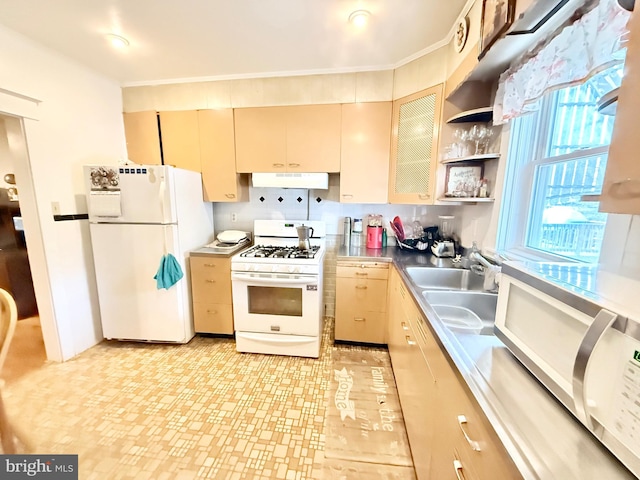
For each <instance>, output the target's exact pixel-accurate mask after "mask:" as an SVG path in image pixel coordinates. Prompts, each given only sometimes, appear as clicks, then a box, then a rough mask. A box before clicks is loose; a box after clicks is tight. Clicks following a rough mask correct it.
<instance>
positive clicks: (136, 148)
mask: <svg viewBox="0 0 640 480" xmlns="http://www.w3.org/2000/svg"><path fill="white" fill-rule="evenodd" d="M122 117H123V119H124V134H125V137H126V139H127V156H128V157H129V160H132V161H134V162H135V163H138V164H140V165H160V164H161V163H162V157H161V154H160V135H159V134H158V114H157V112H155V111H153V112H151V111H147V112H132V113H123V114H122Z"/></svg>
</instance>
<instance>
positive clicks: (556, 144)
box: [498, 65, 623, 262]
mask: <svg viewBox="0 0 640 480" xmlns="http://www.w3.org/2000/svg"><path fill="white" fill-rule="evenodd" d="M622 68H623V66H622V65H617V66H615V67H612V68H610V69H608V70H605V71H604V72H602V73H600V74H598V75H596V76H594V77H592V78H591V79H590V80H588V81H587V82H585V83H584V84H582V85H578V86H573V87H568V88H565V89H563V90H558V91H556V92H553V93H551V94H549V95H548V96H547V97H545V98H544V99H542V101H541V102H542V103H541V106H540V108H539V109H538V111H537V112H536V113H534V114H531V115H527V116H523V117H520V118H517V119H515V120H513V122H512V134H511V140H510V148H509V160H508V165H507V171H506V173H505V185H507V186H508V188H505V192H504V194H505V196H504V203H503V206H502V212H501V216H500V230H499V233H498V249H500V250H511V251H514V252H516V253H520V254H522V255H525V256H528V257H535V258H538V259H548V260H563V259H564V260H577V261H583V262H597V261H598V259H599V256H600V248H601V245H602V237H603V234H604V228H605V223H606V214H604V213H600V212H598V203H597V202H595V201H585V200H587V199H585V196H589V195H597V194H599V193H600V192H601V190H602V182H603V179H604V172H605V168H606V162H607V151H608V146H609V143H610V141H611V133H612V130H613V120H614V117H613V116H610V115H603V114H600V113H598V111H597V101H598V99H599V98H600V97H601V96H602V95H603V94H604V93H607V92H609V91H610V90H612V89H613V88H615V87H617V86H619V84H620V80H621V78H622Z"/></svg>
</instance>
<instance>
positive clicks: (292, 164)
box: [289, 163, 300, 168]
mask: <svg viewBox="0 0 640 480" xmlns="http://www.w3.org/2000/svg"><path fill="white" fill-rule="evenodd" d="M289 166H290V167H292V168H298V167H299V166H300V164H299V163H290V164H289Z"/></svg>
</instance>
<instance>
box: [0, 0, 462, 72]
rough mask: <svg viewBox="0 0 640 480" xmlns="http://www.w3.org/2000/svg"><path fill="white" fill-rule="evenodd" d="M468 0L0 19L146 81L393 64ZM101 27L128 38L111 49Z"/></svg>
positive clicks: (25, 7) (434, 41)
mask: <svg viewBox="0 0 640 480" xmlns="http://www.w3.org/2000/svg"><path fill="white" fill-rule="evenodd" d="M466 3H467V0H446V1H442V0H402V1H398V0H180V1H176V0H173V1H172V0H55V1H51V0H44V1H43V0H2V1H1V2H0V23H1V24H4V25H5V26H6V27H8V28H10V29H12V30H14V31H17V32H20V33H22V34H23V35H25V36H27V37H29V38H31V39H33V40H34V41H36V42H38V43H41V44H43V45H46V46H47V47H49V48H51V49H53V50H56V51H58V52H60V53H62V54H64V55H66V56H68V57H71V58H73V59H75V60H77V61H78V62H80V63H82V64H84V65H86V66H88V67H90V68H91V69H93V70H96V71H98V72H101V73H103V74H104V75H106V76H108V77H110V78H113V79H114V80H117V81H118V82H120V83H121V84H122V85H144V84H157V83H170V82H171V81H178V80H179V81H185V80H194V79H202V80H214V79H224V78H250V77H264V76H275V75H300V74H317V73H340V72H357V71H367V70H381V69H389V68H394V67H398V66H400V65H402V64H404V63H406V62H407V61H409V60H412V59H414V58H416V57H418V56H420V55H422V54H424V53H426V52H428V51H429V50H430V49H432V48H434V47H438V46H440V45H442V44H443V43H446V42H448V40H449V38H450V31H451V30H452V26H453V24H454V23H455V21H456V19H457V18H458V16H459V15H460V14H461V12H462V11H463V10H465V4H466ZM469 3H470V2H469ZM356 9H366V10H368V11H370V12H371V16H370V19H369V23H368V25H367V26H366V27H365V28H364V29H357V28H356V27H354V26H353V25H351V24H350V23H349V22H348V21H347V19H348V17H349V14H350V13H351V12H352V11H354V10H356ZM465 11H466V10H465ZM107 33H116V34H119V35H122V36H124V37H126V38H127V39H128V40H129V42H130V46H129V47H128V48H126V49H120V50H117V49H114V48H113V47H112V46H111V45H110V44H109V43H108V42H107V40H106V39H105V36H104V35H105V34H107Z"/></svg>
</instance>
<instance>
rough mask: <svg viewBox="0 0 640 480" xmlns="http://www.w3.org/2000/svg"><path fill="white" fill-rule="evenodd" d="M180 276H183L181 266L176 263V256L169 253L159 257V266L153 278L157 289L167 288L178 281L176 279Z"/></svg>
mask: <svg viewBox="0 0 640 480" xmlns="http://www.w3.org/2000/svg"><path fill="white" fill-rule="evenodd" d="M182 277H184V273H183V272H182V267H181V266H180V264H179V263H178V260H176V257H174V256H173V255H172V254H170V253H169V254H167V255H164V256H163V257H162V258H161V259H160V267H159V268H158V271H157V273H156V275H155V277H153V278H154V279H155V281H156V285H157V287H158V290H160V289H161V288H165V289H167V290H168V289H169V288H170V287H172V286H173V285H175V284H176V283H178V280H180V279H181V278H182Z"/></svg>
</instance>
